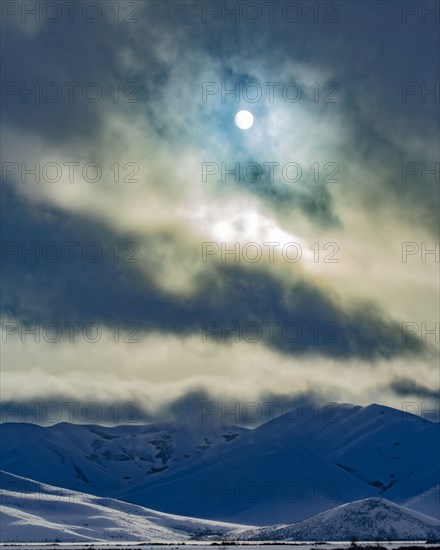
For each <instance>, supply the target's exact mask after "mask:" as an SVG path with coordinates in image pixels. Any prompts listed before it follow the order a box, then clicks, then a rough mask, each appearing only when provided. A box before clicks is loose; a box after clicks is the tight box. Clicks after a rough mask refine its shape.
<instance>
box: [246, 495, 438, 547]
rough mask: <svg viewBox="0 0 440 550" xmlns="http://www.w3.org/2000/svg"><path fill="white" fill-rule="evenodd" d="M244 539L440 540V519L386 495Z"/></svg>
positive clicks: (249, 534) (259, 531)
mask: <svg viewBox="0 0 440 550" xmlns="http://www.w3.org/2000/svg"><path fill="white" fill-rule="evenodd" d="M238 537H239V539H242V540H292V541H342V540H345V541H346V540H361V541H373V540H382V541H385V540H400V541H403V540H419V541H425V540H428V541H438V540H440V522H439V521H438V520H436V519H434V518H431V517H429V516H425V515H423V514H419V513H418V512H414V511H412V510H408V509H407V508H404V507H402V506H399V505H397V504H394V503H392V502H390V501H388V500H385V499H382V498H369V499H365V500H359V501H357V502H351V503H349V504H344V505H342V506H337V507H336V508H333V509H331V510H327V511H326V512H322V513H320V514H318V515H316V516H313V517H311V518H308V519H306V520H303V521H299V522H296V523H291V524H288V525H279V526H272V527H262V528H258V529H251V530H249V531H245V532H243V533H241V534H239V535H238Z"/></svg>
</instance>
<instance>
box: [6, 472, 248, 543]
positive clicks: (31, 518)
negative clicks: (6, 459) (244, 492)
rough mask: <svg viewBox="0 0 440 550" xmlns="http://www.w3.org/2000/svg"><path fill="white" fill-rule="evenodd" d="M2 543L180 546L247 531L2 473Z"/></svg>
mask: <svg viewBox="0 0 440 550" xmlns="http://www.w3.org/2000/svg"><path fill="white" fill-rule="evenodd" d="M0 478H1V484H2V487H3V489H2V491H1V507H0V509H1V521H0V540H1V541H2V543H5V542H14V541H18V542H92V541H99V542H103V541H116V540H120V541H143V542H150V541H156V542H157V541H162V542H163V541H183V540H186V539H190V538H194V537H197V538H203V537H209V536H215V537H217V538H223V537H225V536H229V537H232V538H236V537H237V536H238V534H239V533H240V532H242V531H243V530H244V529H248V528H249V527H246V526H237V525H228V524H224V523H219V522H210V521H204V520H198V519H194V518H185V517H179V516H173V515H169V514H162V513H160V512H156V511H154V510H149V509H147V508H142V507H140V506H135V505H133V504H127V503H126V502H121V501H118V500H115V499H111V498H101V497H96V496H92V495H89V494H86V493H80V492H77V491H71V490H68V489H62V488H59V487H52V486H50V485H47V484H44V483H40V482H36V481H33V480H31V479H27V478H24V477H20V476H15V475H12V474H9V473H8V472H3V471H1V472H0Z"/></svg>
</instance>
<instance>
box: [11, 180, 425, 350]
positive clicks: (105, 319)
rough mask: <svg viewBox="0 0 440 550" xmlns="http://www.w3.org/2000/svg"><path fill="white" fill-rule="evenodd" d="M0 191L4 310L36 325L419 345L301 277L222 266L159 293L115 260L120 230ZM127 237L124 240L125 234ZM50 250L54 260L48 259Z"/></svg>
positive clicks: (377, 313) (280, 344)
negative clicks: (283, 280) (4, 204)
mask: <svg viewBox="0 0 440 550" xmlns="http://www.w3.org/2000/svg"><path fill="white" fill-rule="evenodd" d="M4 193H5V198H6V199H7V201H8V205H9V207H8V210H7V212H5V217H4V226H3V245H2V254H3V257H2V263H3V278H2V288H3V291H4V296H5V298H4V304H3V314H4V315H5V316H7V317H11V318H15V319H19V320H21V321H25V322H27V323H30V322H38V323H41V324H44V323H49V322H57V323H60V324H62V323H63V322H69V321H81V322H83V323H87V322H90V321H100V322H102V323H105V324H112V323H114V322H125V323H127V322H133V323H137V324H139V325H140V326H142V327H144V328H145V329H146V330H155V329H158V330H161V331H165V332H169V331H171V332H174V333H177V334H182V335H183V334H190V333H196V334H199V335H200V337H202V336H203V335H204V336H205V338H206V339H207V340H210V341H218V342H221V341H224V342H226V341H228V342H233V341H234V340H235V339H236V336H235V333H234V332H233V331H234V328H236V327H238V333H239V335H238V338H239V339H242V338H243V330H246V335H247V333H248V332H249V336H248V340H249V341H251V340H252V339H253V338H254V337H255V330H257V331H260V330H261V337H260V339H261V340H262V341H264V342H265V343H266V344H267V345H269V346H274V347H275V348H276V349H278V350H279V351H282V352H284V353H287V354H304V353H318V354H322V355H324V356H330V357H338V358H341V359H349V358H352V357H359V358H366V359H367V358H370V359H371V358H374V357H379V358H380V357H385V358H388V357H393V356H395V355H399V354H406V353H414V352H421V351H422V350H423V349H424V346H423V345H422V343H421V341H420V340H419V339H417V338H416V337H415V336H411V335H409V336H408V337H407V339H406V341H405V342H404V341H403V339H402V329H401V327H400V326H399V325H397V324H396V323H393V322H391V321H390V320H387V318H386V316H385V315H384V313H383V312H382V311H381V310H380V309H379V308H378V307H375V306H373V305H371V304H365V303H359V304H358V305H357V306H356V307H353V308H352V310H351V311H349V312H347V311H344V309H342V308H341V307H340V306H339V305H338V304H337V303H336V302H335V301H334V300H332V299H330V298H329V297H328V296H326V294H325V293H324V292H322V291H321V290H318V289H317V288H314V287H313V285H311V284H308V283H307V282H305V281H304V280H301V279H299V278H298V280H296V281H295V280H292V281H291V285H290V287H289V289H286V288H283V287H280V286H279V284H277V282H276V280H275V279H274V278H272V277H271V276H269V275H268V274H261V273H254V274H252V273H249V272H246V271H245V270H243V269H241V268H240V267H236V268H232V267H223V268H222V269H220V270H219V272H218V277H217V279H216V280H210V279H209V280H208V281H206V283H205V284H204V286H202V287H200V288H199V291H198V293H197V294H196V295H195V296H194V297H192V298H191V299H184V298H177V297H175V298H170V297H167V296H166V295H164V294H161V293H158V292H157V290H155V289H154V288H153V287H151V286H149V285H148V283H146V281H144V280H142V278H140V276H139V274H138V272H137V271H136V264H131V263H120V262H115V261H114V255H113V249H112V245H113V244H114V243H115V242H121V244H122V243H123V241H121V236H119V237H117V236H114V237H113V238H112V236H111V235H110V234H109V233H108V232H105V233H103V232H102V231H100V229H99V227H94V226H93V225H92V224H90V223H89V224H87V223H84V222H83V221H82V220H80V219H75V218H74V217H66V216H62V217H61V216H59V215H58V214H57V213H56V212H54V211H53V210H51V209H45V208H43V209H41V210H37V209H33V210H32V206H31V205H30V204H29V203H28V204H26V203H24V202H23V201H21V200H20V199H19V198H18V197H17V196H16V195H15V194H14V192H13V191H12V190H11V189H10V188H9V187H8V186H5V188H4ZM55 235H56V238H55V237H54V236H55ZM118 239H119V241H118ZM75 242H76V243H78V246H77V247H76V249H75V252H74V255H73V256H72V259H70V258H69V254H68V253H67V250H68V249H67V247H66V246H65V245H64V243H75ZM125 242H131V241H130V236H127V239H126V241H125ZM49 243H55V245H56V249H55V248H52V251H51V250H50V247H49V248H48V249H47V253H45V254H43V252H42V251H43V250H44V249H45V248H46V247H47V246H48V245H49ZM88 243H89V244H90V243H92V247H91V248H92V250H91V258H94V256H95V251H94V248H95V247H96V245H97V246H98V247H99V249H100V250H102V257H101V258H100V260H99V261H96V262H94V261H88V260H87V259H85V258H84V256H83V251H84V249H85V248H86V247H87V246H88ZM93 243H96V244H95V245H94V244H93ZM35 246H38V249H39V250H40V252H39V256H38V259H37V258H36V257H35V255H33V253H32V250H33V249H34V248H35ZM50 257H53V258H57V261H55V262H52V261H48V260H47V258H50ZM147 257H148V254H147ZM86 258H87V256H86ZM248 324H251V325H253V326H255V327H257V328H256V329H254V328H253V327H252V326H249V327H247V325H248ZM270 327H271V328H270ZM231 331H232V332H231ZM224 345H226V343H225V344H224Z"/></svg>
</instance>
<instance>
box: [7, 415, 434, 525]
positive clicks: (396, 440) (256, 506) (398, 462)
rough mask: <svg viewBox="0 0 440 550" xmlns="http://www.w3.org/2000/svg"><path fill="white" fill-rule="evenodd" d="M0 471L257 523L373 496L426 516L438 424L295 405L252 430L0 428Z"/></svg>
mask: <svg viewBox="0 0 440 550" xmlns="http://www.w3.org/2000/svg"><path fill="white" fill-rule="evenodd" d="M0 438H1V441H2V450H1V453H0V468H2V469H5V470H7V471H10V472H12V473H15V474H17V475H22V476H25V477H30V478H32V479H36V480H38V481H42V482H45V483H48V484H51V485H56V486H60V487H65V488H69V489H74V490H79V491H83V492H87V493H90V494H94V495H97V496H109V497H113V498H117V499H119V500H124V501H127V502H131V503H133V504H138V505H140V506H145V507H148V508H152V509H155V510H160V511H162V512H166V513H172V514H178V515H185V516H193V517H200V518H204V519H211V520H221V521H232V522H237V523H250V524H253V525H267V524H270V523H273V524H275V523H280V522H286V523H287V522H292V521H298V520H302V519H306V518H307V517H309V516H311V515H314V514H318V513H319V512H322V511H325V510H329V509H331V508H333V507H335V506H337V505H339V504H345V503H348V502H352V501H355V500H362V499H366V498H370V497H381V498H386V499H388V500H391V501H393V502H395V503H398V504H403V505H406V503H407V501H408V500H410V499H411V500H414V502H410V503H408V507H410V508H413V509H415V510H419V511H421V512H423V513H427V514H431V513H432V514H434V515H435V514H436V513H437V511H438V507H436V506H435V504H436V502H433V503H432V504H433V505H432V506H425V507H424V508H420V507H419V504H420V502H422V499H420V501H417V497H418V495H422V494H423V493H424V492H426V491H429V490H430V488H432V487H435V486H437V485H438V484H439V483H440V473H439V472H440V467H439V464H440V456H439V449H440V447H439V445H438V441H439V439H440V424H439V423H433V422H429V421H427V420H425V419H423V418H420V417H418V416H415V415H411V414H408V413H403V412H402V411H398V410H395V409H391V408H389V407H384V406H380V405H370V406H368V407H360V406H353V405H350V404H342V405H337V404H335V405H332V406H328V407H324V408H319V409H317V408H316V407H302V408H301V409H298V411H297V414H296V413H295V412H290V413H288V414H286V415H283V416H280V417H278V418H276V419H274V420H271V421H270V422H267V423H265V424H263V425H261V426H259V427H257V428H255V429H249V430H247V429H244V428H240V427H231V426H228V427H219V426H210V425H195V426H191V427H188V426H186V425H184V424H182V425H181V424H178V423H162V424H154V425H144V426H136V425H123V426H116V427H113V428H109V427H102V426H93V425H86V426H81V425H73V424H67V423H61V424H57V425H55V426H51V427H47V428H43V427H40V426H36V425H32V424H12V423H10V424H3V425H1V426H0Z"/></svg>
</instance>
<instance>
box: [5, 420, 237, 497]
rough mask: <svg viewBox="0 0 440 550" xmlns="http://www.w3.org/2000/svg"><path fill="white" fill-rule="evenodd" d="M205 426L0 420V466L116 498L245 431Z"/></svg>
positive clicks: (33, 477)
mask: <svg viewBox="0 0 440 550" xmlns="http://www.w3.org/2000/svg"><path fill="white" fill-rule="evenodd" d="M204 428H205V430H204V431H201V430H193V429H191V428H189V427H188V426H186V425H180V424H177V423H163V424H151V425H141V426H140V425H121V426H115V427H103V426H96V425H77V424H69V423H60V424H56V425H54V426H49V427H41V426H38V425H35V424H24V423H5V424H1V425H0V440H1V441H2V448H1V451H0V468H1V469H3V470H7V471H9V472H12V473H15V474H17V475H21V476H25V477H30V478H31V479H36V480H39V481H43V482H45V483H48V484H51V485H56V486H59V487H66V488H68V489H76V490H78V491H85V492H88V493H92V494H95V495H97V496H110V497H115V498H118V496H119V494H120V493H121V491H122V490H123V489H125V488H127V487H128V486H129V485H134V484H136V483H140V482H142V481H145V480H146V479H148V478H149V477H158V476H160V475H161V474H162V473H163V472H166V471H167V470H172V469H173V467H174V466H176V465H178V464H179V463H180V462H185V461H187V460H190V459H191V458H193V457H195V456H198V455H200V454H203V453H204V452H205V451H207V450H208V449H211V448H213V447H216V446H218V445H222V444H228V443H229V442H231V441H233V440H234V439H235V438H237V437H240V435H241V434H242V433H243V432H245V431H246V430H244V429H243V428H239V427H238V428H233V429H231V428H227V427H225V428H218V427H217V428H216V429H214V430H213V429H211V430H209V429H208V427H207V426H206V425H205V426H204ZM29 449H32V452H29Z"/></svg>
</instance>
